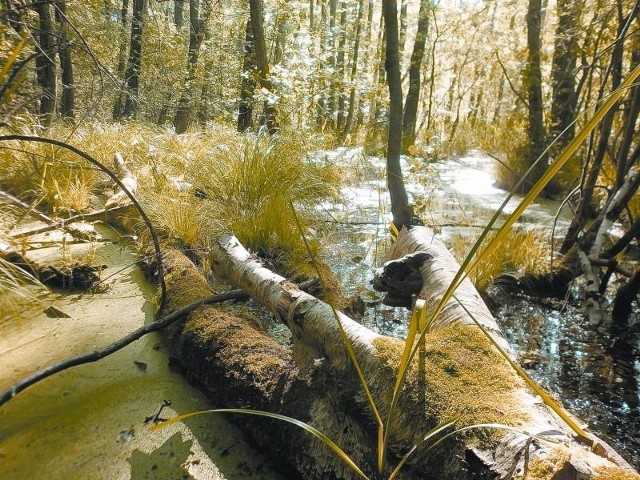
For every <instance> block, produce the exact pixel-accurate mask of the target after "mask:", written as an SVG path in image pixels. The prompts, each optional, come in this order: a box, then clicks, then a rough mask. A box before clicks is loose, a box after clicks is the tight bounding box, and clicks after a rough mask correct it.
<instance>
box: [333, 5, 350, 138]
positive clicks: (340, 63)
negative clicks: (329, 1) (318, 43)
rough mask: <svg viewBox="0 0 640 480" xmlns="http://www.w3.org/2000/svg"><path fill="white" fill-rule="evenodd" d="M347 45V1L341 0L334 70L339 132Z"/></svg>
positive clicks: (343, 99) (344, 105)
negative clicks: (336, 74) (335, 72)
mask: <svg viewBox="0 0 640 480" xmlns="http://www.w3.org/2000/svg"><path fill="white" fill-rule="evenodd" d="M346 46H347V2H346V1H345V0H341V2H340V30H339V33H338V56H337V63H336V70H337V73H338V77H337V78H336V85H335V86H336V89H335V91H336V96H337V99H338V108H337V110H338V111H337V117H336V131H338V132H341V131H342V130H344V125H345V121H346V115H345V108H346V102H347V99H346V97H345V90H344V80H345V78H346V71H345V70H346V68H345V67H346V65H345V49H346Z"/></svg>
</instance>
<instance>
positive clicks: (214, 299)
mask: <svg viewBox="0 0 640 480" xmlns="http://www.w3.org/2000/svg"><path fill="white" fill-rule="evenodd" d="M317 283H318V279H317V278H312V279H310V280H307V281H305V282H302V283H300V288H301V289H304V288H310V287H312V286H313V285H315V284H317ZM248 298H249V295H248V294H247V293H245V292H244V291H243V290H232V291H230V292H226V293H220V294H217V295H211V296H210V297H206V298H203V299H201V300H198V301H197V302H193V303H190V304H189V305H187V306H185V307H182V308H181V309H179V310H176V311H175V312H173V313H171V314H169V315H167V316H166V317H162V318H160V319H158V320H156V321H155V322H152V323H148V324H147V325H144V326H142V327H140V328H138V329H137V330H135V331H133V332H131V333H130V334H128V335H126V336H125V337H122V338H121V339H120V340H117V341H115V342H113V343H112V344H110V345H107V346H106V347H102V348H99V349H97V350H93V351H91V352H86V353H82V354H80V355H76V356H74V357H71V358H68V359H66V360H63V361H61V362H58V363H54V364H53V365H49V366H48V367H45V368H43V369H42V370H39V371H37V372H35V373H32V374H31V375H29V376H28V377H25V378H23V379H22V380H20V381H18V382H17V383H14V384H13V385H11V386H10V387H9V388H7V389H6V390H4V391H2V392H0V407H1V406H2V405H4V404H5V403H7V402H8V401H9V400H11V399H12V398H13V397H15V396H16V395H17V394H18V393H20V392H22V391H23V390H25V389H26V388H28V387H30V386H32V385H34V384H36V383H38V382H40V381H41V380H44V379H45V378H48V377H50V376H52V375H54V374H56V373H59V372H62V371H63V370H68V369H69V368H72V367H77V366H78V365H84V364H87V363H92V362H97V361H98V360H101V359H103V358H105V357H106V356H108V355H111V354H112V353H114V352H117V351H118V350H122V349H123V348H124V347H126V346H127V345H129V344H131V343H133V342H135V341H136V340H138V339H140V338H142V337H143V336H145V335H147V334H148V333H151V332H157V331H159V330H162V329H163V328H165V327H166V326H168V325H171V324H172V323H174V322H175V321H177V320H179V319H180V318H183V317H184V316H186V315H188V314H190V313H191V312H193V311H194V310H196V309H198V308H200V307H201V306H203V305H211V304H215V303H222V302H226V301H229V300H247V299H248Z"/></svg>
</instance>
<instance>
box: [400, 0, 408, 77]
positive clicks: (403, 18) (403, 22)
mask: <svg viewBox="0 0 640 480" xmlns="http://www.w3.org/2000/svg"><path fill="white" fill-rule="evenodd" d="M408 7H409V0H400V36H399V38H398V50H399V53H400V67H402V57H403V56H404V46H405V43H406V41H407V23H408V21H407V20H408V18H407V11H408Z"/></svg>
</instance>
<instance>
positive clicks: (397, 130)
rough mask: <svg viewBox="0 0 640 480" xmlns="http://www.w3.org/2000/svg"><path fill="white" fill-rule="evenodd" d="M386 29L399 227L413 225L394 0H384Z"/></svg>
mask: <svg viewBox="0 0 640 480" xmlns="http://www.w3.org/2000/svg"><path fill="white" fill-rule="evenodd" d="M382 8H383V9H384V24H385V31H386V33H387V44H386V46H387V54H386V60H385V70H386V72H387V83H388V84H389V130H388V131H389V135H388V146H387V187H388V188H389V195H390V197H391V213H392V214H393V223H394V224H395V226H396V227H397V228H398V229H401V228H402V227H403V226H409V225H411V208H410V207H409V200H408V197H407V192H406V190H405V188H404V180H403V178H402V170H401V168H400V151H401V147H402V81H401V79H400V55H399V53H400V52H399V50H398V13H397V6H396V1H395V0H383V2H382Z"/></svg>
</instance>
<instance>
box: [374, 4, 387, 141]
mask: <svg viewBox="0 0 640 480" xmlns="http://www.w3.org/2000/svg"><path fill="white" fill-rule="evenodd" d="M378 32H379V33H378V49H377V55H376V63H375V64H374V65H377V67H376V70H377V72H376V85H375V88H374V92H373V100H372V102H371V119H370V123H371V127H370V130H372V131H373V133H374V135H375V134H376V132H378V130H379V128H380V125H381V124H382V121H381V120H382V115H383V110H384V108H383V104H382V101H381V100H382V99H381V97H382V93H383V90H384V84H385V80H386V71H385V62H384V58H385V57H386V55H387V53H386V49H387V29H386V28H384V9H383V10H382V15H381V16H380V28H379V29H378Z"/></svg>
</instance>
